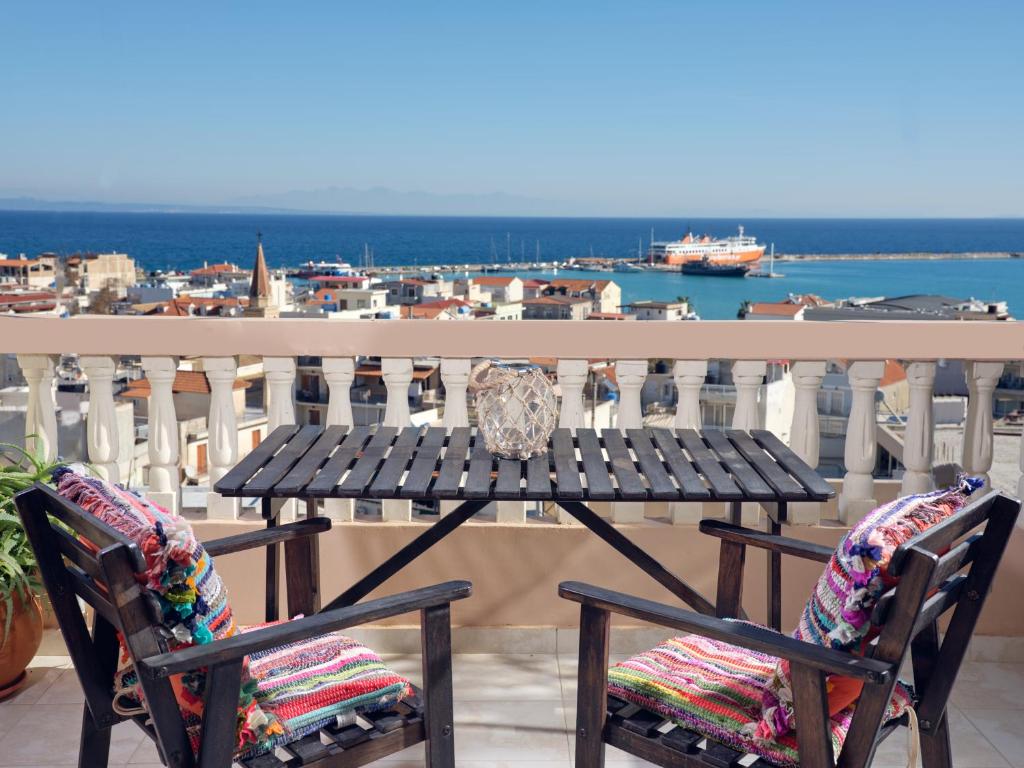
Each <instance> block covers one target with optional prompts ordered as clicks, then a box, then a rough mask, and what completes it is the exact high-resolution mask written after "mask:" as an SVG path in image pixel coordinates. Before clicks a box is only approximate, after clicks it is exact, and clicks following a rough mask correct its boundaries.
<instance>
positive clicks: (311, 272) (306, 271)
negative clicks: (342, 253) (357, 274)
mask: <svg viewBox="0 0 1024 768" xmlns="http://www.w3.org/2000/svg"><path fill="white" fill-rule="evenodd" d="M351 274H353V272H352V265H351V264H348V263H346V262H344V261H307V262H306V263H305V264H303V265H302V266H301V267H300V268H299V271H298V272H297V273H296V274H295V276H296V277H299V278H302V279H303V280H309V279H310V278H313V277H344V276H347V275H351Z"/></svg>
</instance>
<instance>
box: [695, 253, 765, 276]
mask: <svg viewBox="0 0 1024 768" xmlns="http://www.w3.org/2000/svg"><path fill="white" fill-rule="evenodd" d="M679 270H680V271H681V272H682V273H683V274H684V275H707V276H710V277H746V276H747V272H749V271H750V265H749V264H741V263H735V262H734V263H731V264H725V263H722V262H716V261H712V260H711V259H710V258H708V257H707V256H704V257H703V258H702V259H700V261H684V262H683V264H682V266H681V267H680V268H679Z"/></svg>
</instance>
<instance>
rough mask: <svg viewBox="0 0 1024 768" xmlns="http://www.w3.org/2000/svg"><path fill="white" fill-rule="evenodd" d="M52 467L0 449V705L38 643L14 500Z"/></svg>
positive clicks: (31, 574) (33, 586) (33, 577)
mask: <svg viewBox="0 0 1024 768" xmlns="http://www.w3.org/2000/svg"><path fill="white" fill-rule="evenodd" d="M55 466H56V464H51V463H49V462H47V461H44V460H40V459H38V458H37V457H35V456H33V455H32V454H31V453H29V452H28V451H26V450H25V449H23V448H21V447H19V446H17V445H12V444H10V443H4V444H0V699H2V698H4V697H6V696H9V695H11V694H12V693H14V692H15V691H16V690H18V689H19V688H20V687H21V686H22V685H23V684H24V682H25V677H26V676H25V668H26V667H27V666H28V663H29V662H30V661H32V657H33V656H35V655H36V652H37V651H38V650H39V645H40V643H42V639H43V612H42V606H41V604H40V601H39V594H40V592H41V591H42V585H41V584H40V583H39V574H38V570H37V568H36V556H35V553H34V552H33V551H32V547H31V546H30V545H29V543H28V537H27V536H26V535H25V529H24V527H22V524H21V518H20V517H19V516H18V512H17V510H16V509H15V508H14V496H15V494H16V493H18V492H19V491H23V490H25V489H26V488H28V487H30V486H31V485H32V484H33V483H35V482H36V481H44V482H46V481H48V480H49V479H50V472H51V470H52V469H53V468H54V467H55Z"/></svg>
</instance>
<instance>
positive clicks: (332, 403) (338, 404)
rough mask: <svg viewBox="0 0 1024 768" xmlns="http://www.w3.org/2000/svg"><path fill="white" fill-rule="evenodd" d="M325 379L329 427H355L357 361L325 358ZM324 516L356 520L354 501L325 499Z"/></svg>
mask: <svg viewBox="0 0 1024 768" xmlns="http://www.w3.org/2000/svg"><path fill="white" fill-rule="evenodd" d="M323 369H324V379H325V380H326V381H327V387H328V389H329V391H330V394H329V395H328V402H327V425H328V426H346V427H354V426H355V419H353V418H352V381H353V380H354V379H355V370H356V366H355V361H353V360H352V358H351V357H325V358H324V359H323ZM324 514H326V515H327V517H329V518H331V519H332V520H338V521H340V522H348V521H351V520H353V519H354V517H355V513H354V504H353V502H352V499H324Z"/></svg>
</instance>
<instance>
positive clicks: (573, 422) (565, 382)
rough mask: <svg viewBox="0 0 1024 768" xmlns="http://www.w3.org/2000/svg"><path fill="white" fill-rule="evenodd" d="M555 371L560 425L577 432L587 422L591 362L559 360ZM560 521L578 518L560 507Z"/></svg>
mask: <svg viewBox="0 0 1024 768" xmlns="http://www.w3.org/2000/svg"><path fill="white" fill-rule="evenodd" d="M555 371H556V374H557V376H558V388H559V389H560V390H561V392H562V400H561V403H560V404H559V411H558V426H559V427H560V428H561V427H564V428H567V429H569V430H570V431H572V433H573V434H575V433H576V428H577V427H582V426H584V425H585V423H586V422H585V421H584V419H585V413H586V410H585V408H584V405H583V388H584V387H586V386H587V374H588V373H589V372H590V364H589V363H588V362H587V361H586V360H559V361H558V366H557V367H556V368H555ZM558 522H560V523H563V524H565V525H574V524H576V518H574V517H572V516H571V515H570V514H569V513H568V512H566V511H565V510H564V509H562V508H561V507H559V508H558Z"/></svg>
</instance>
